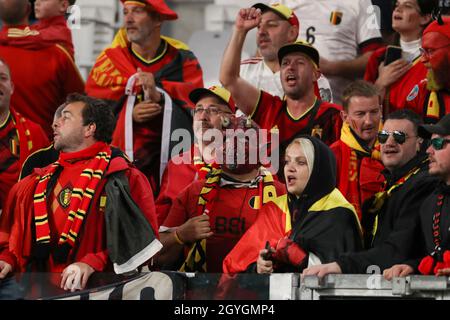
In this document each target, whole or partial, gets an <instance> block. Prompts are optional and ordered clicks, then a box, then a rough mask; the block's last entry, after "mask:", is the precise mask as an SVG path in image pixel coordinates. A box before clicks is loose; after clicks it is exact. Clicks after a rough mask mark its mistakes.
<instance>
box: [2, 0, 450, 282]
mask: <svg viewBox="0 0 450 320" xmlns="http://www.w3.org/2000/svg"><path fill="white" fill-rule="evenodd" d="M120 1H121V3H122V7H123V17H124V19H123V20H124V25H123V27H122V28H121V29H120V30H119V31H118V32H117V34H116V36H115V38H114V40H113V42H112V43H111V45H110V46H109V47H107V48H105V49H104V50H103V52H102V53H101V54H100V55H99V56H98V58H97V60H96V62H95V64H94V66H93V67H92V70H91V71H90V73H89V76H88V79H87V81H86V83H84V81H83V79H82V78H81V77H80V75H79V72H78V70H77V67H76V65H75V63H74V48H73V45H72V41H71V33H70V30H69V29H68V28H67V26H66V21H65V13H66V12H67V8H68V7H69V5H73V4H74V3H75V1H69V0H36V1H35V2H34V12H35V15H36V18H37V19H38V20H37V22H36V23H34V24H30V23H29V16H30V12H31V9H32V8H31V4H30V2H29V1H28V0H0V19H1V22H2V25H3V27H2V29H1V30H0V141H1V143H0V210H1V211H0V212H1V214H0V279H3V278H5V277H7V276H10V275H12V274H13V273H14V272H26V271H40V272H43V271H45V272H60V273H61V274H62V276H61V279H60V280H59V281H58V283H55V285H57V286H60V287H61V288H62V289H64V290H71V291H74V290H79V289H83V288H85V287H86V285H88V279H89V277H90V275H91V274H92V273H94V272H107V271H112V270H114V272H116V273H117V274H124V273H125V274H127V273H129V272H136V271H140V270H142V268H143V267H144V266H145V268H149V269H150V270H179V271H185V272H213V273H221V272H224V273H236V272H257V273H272V272H300V273H303V274H305V275H319V276H320V277H322V276H324V275H326V274H329V273H356V274H358V273H366V272H367V270H369V269H370V268H372V267H373V266H377V267H378V268H379V269H380V270H382V271H383V273H384V276H385V277H386V278H387V279H392V278H393V277H397V276H406V275H409V274H412V273H419V274H427V275H428V274H436V275H450V251H449V250H450V243H449V240H448V239H449V236H450V231H449V230H450V228H449V227H450V218H449V215H448V214H447V213H448V212H449V208H450V146H449V145H450V115H449V114H450V73H449V70H450V18H449V17H447V16H445V14H443V13H445V10H446V8H445V7H442V6H440V5H439V3H438V1H432V0H397V1H395V5H394V8H393V11H392V28H393V30H394V31H395V32H394V34H393V36H392V37H391V38H390V39H391V42H389V43H388V42H387V41H388V39H387V38H386V37H385V38H383V37H382V34H381V32H380V27H379V24H378V21H377V16H376V14H375V13H374V12H375V11H374V10H373V7H372V4H371V1H370V0H359V1H354V0H340V1H329V0H327V1H317V0H314V1H312V0H311V1H309V0H308V1H305V0H301V1H300V0H286V1H280V2H279V3H278V2H277V3H271V4H267V3H256V4H254V5H253V6H252V7H250V8H242V9H240V11H239V13H238V14H237V17H236V20H235V24H234V26H233V31H232V33H231V37H230V40H229V43H228V46H227V48H226V50H225V52H224V55H223V58H222V61H217V63H220V64H221V68H220V75H219V78H218V79H217V85H216V86H212V87H209V88H205V87H203V79H202V69H201V65H200V64H199V62H198V60H197V58H196V56H195V48H193V50H194V52H193V51H191V49H189V48H188V47H187V46H186V45H185V44H184V43H182V42H181V41H179V40H176V39H173V38H169V37H166V36H163V35H161V33H160V32H161V26H162V24H163V23H166V21H169V20H175V19H177V18H178V15H177V13H176V12H174V11H173V10H172V9H170V8H169V7H168V6H167V4H166V3H165V2H164V1H163V0H153V1H148V0H134V1H128V0H120ZM441 5H442V4H441ZM252 29H256V35H257V36H256V41H257V48H258V52H257V53H255V56H254V57H252V58H251V59H248V60H244V61H241V60H242V59H241V53H242V48H243V45H244V41H245V39H246V36H247V33H248V32H249V31H250V30H252ZM363 79H364V80H363ZM178 129H184V130H185V131H184V132H188V133H189V137H192V138H193V143H192V144H190V143H189V148H185V149H182V150H179V149H177V145H176V144H175V143H174V140H176V139H173V137H174V135H175V133H176V132H177V130H178ZM261 129H265V130H266V131H264V130H261ZM229 131H233V132H237V131H242V132H244V133H245V134H244V136H238V137H237V140H236V141H234V140H232V141H230V139H228V138H227V136H226V134H225V133H226V132H229ZM263 132H270V133H271V139H277V140H276V141H275V140H269V141H265V140H264V139H263V137H262V134H263ZM212 133H214V134H212ZM217 133H218V134H219V135H217ZM250 134H254V137H256V140H251V142H250V143H249V141H248V140H249V138H248V137H249V135H250ZM218 137H219V138H218ZM218 140H220V141H218ZM218 142H220V143H218ZM235 142H236V143H235ZM241 146H243V147H242V148H240V147H241ZM263 149H264V150H266V151H268V152H267V153H268V154H267V155H266V157H264V156H261V154H262V153H261V150H263ZM174 150H175V151H174ZM255 154H257V155H258V157H256V160H255V159H253V157H252V155H255ZM171 155H172V156H171ZM267 158H270V160H271V162H268V161H266V160H267ZM237 159H243V160H242V161H237ZM275 163H279V164H280V165H279V166H277V165H274V164H275Z"/></svg>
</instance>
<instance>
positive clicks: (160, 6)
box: [120, 0, 178, 20]
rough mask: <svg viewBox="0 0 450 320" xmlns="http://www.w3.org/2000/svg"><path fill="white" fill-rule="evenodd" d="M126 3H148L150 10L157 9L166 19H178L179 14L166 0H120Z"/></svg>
mask: <svg viewBox="0 0 450 320" xmlns="http://www.w3.org/2000/svg"><path fill="white" fill-rule="evenodd" d="M120 2H122V3H123V4H124V5H126V4H136V5H148V6H149V7H150V10H152V11H155V12H157V13H159V14H160V15H161V17H162V18H163V19H164V20H176V19H178V15H177V13H176V12H175V11H173V10H172V9H170V8H169V7H168V6H167V4H166V3H165V2H164V0H120Z"/></svg>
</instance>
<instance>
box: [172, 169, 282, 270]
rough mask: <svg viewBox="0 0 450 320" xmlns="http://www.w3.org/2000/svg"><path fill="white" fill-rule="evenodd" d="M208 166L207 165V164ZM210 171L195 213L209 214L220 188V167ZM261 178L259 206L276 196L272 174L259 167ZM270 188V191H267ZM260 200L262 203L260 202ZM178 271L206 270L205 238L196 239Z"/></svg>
mask: <svg viewBox="0 0 450 320" xmlns="http://www.w3.org/2000/svg"><path fill="white" fill-rule="evenodd" d="M207 167H208V166H207ZM209 170H210V172H209V175H208V176H207V179H206V182H205V185H204V186H203V188H202V190H201V191H200V195H199V197H198V202H197V213H198V214H199V215H200V214H209V213H210V212H211V209H212V207H213V205H214V199H215V198H216V197H217V194H218V192H219V189H220V175H221V174H222V170H221V169H215V168H211V167H210V168H209ZM260 170H261V175H262V179H261V180H260V181H259V185H258V188H259V194H260V200H259V202H260V203H259V205H257V206H258V207H257V208H259V207H260V206H261V205H262V204H264V203H267V202H269V201H272V200H273V199H275V198H276V197H277V195H276V192H275V188H274V187H273V181H274V180H273V176H272V174H271V173H270V172H269V171H268V170H266V169H264V168H263V167H261V169H260ZM269 189H270V192H269ZM261 202H262V203H261ZM179 271H180V272H207V265H206V239H202V240H198V241H196V242H195V243H194V244H193V245H192V247H191V249H190V250H189V253H188V255H187V257H186V260H185V261H184V263H183V265H182V266H181V268H180V269H179Z"/></svg>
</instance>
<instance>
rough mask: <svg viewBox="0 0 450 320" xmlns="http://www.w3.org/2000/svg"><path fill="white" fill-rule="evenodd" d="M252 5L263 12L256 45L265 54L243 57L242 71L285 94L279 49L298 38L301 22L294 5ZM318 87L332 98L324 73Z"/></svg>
mask: <svg viewBox="0 0 450 320" xmlns="http://www.w3.org/2000/svg"><path fill="white" fill-rule="evenodd" d="M252 7H253V8H259V9H261V12H262V14H261V22H260V23H259V25H258V26H257V32H256V45H257V47H258V53H259V54H260V55H261V56H260V57H259V56H258V57H252V58H250V59H247V60H244V61H242V63H241V70H240V75H241V77H242V78H243V79H245V80H247V81H248V82H249V83H251V84H253V85H254V86H255V87H257V88H258V89H261V90H264V91H266V92H268V93H270V94H271V95H274V96H279V97H280V98H283V96H284V91H283V87H282V86H281V80H280V64H279V62H278V50H279V49H280V48H281V47H282V46H284V45H286V44H288V43H292V42H294V41H295V40H297V37H298V33H299V29H300V22H299V21H298V19H297V16H296V15H295V13H294V12H293V11H292V10H291V9H289V8H288V7H286V6H285V5H282V4H280V3H272V4H270V5H266V4H264V3H256V4H254V5H253V6H252ZM315 90H316V95H317V96H318V97H320V98H321V99H322V100H323V101H326V102H331V101H332V94H331V88H330V84H329V83H328V80H327V79H326V78H325V77H324V76H323V75H322V74H321V75H320V77H319V79H318V80H317V83H316V85H315Z"/></svg>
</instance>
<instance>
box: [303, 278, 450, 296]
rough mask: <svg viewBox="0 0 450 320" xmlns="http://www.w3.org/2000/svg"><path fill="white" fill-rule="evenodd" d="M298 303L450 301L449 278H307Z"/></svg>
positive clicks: (304, 280)
mask: <svg viewBox="0 0 450 320" xmlns="http://www.w3.org/2000/svg"><path fill="white" fill-rule="evenodd" d="M298 297H299V300H327V299H371V300H373V299H432V300H449V299H450V290H449V287H448V278H447V277H435V276H409V277H405V278H394V279H393V280H392V281H387V280H385V279H384V278H383V276H382V275H328V276H326V277H324V278H323V279H319V278H318V277H316V276H307V277H304V278H303V279H302V280H301V283H300V286H299V294H298Z"/></svg>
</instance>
